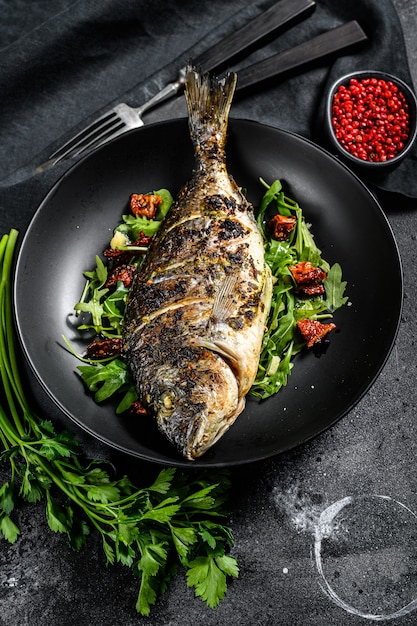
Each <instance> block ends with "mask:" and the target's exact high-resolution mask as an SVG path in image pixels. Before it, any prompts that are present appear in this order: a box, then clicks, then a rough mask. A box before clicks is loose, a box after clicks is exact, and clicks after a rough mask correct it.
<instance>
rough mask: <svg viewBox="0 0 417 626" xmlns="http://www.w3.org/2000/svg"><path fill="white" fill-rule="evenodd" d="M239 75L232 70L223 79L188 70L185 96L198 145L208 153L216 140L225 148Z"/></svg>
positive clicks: (193, 134)
mask: <svg viewBox="0 0 417 626" xmlns="http://www.w3.org/2000/svg"><path fill="white" fill-rule="evenodd" d="M236 81H237V74H235V73H234V72H229V73H227V74H226V76H225V77H224V78H222V79H219V78H216V77H213V76H210V75H209V74H208V73H206V74H201V73H199V72H197V71H196V70H195V69H193V68H191V67H189V68H188V69H187V74H186V79H185V97H186V100H187V106H188V112H189V126H190V135H191V139H192V141H193V142H194V145H195V146H196V147H197V148H199V149H200V150H203V151H204V152H206V151H207V150H208V149H212V148H213V143H216V144H217V145H218V147H220V148H223V147H224V144H225V142H226V131H227V122H228V117H229V111H230V107H231V104H232V99H233V95H234V92H235V87H236Z"/></svg>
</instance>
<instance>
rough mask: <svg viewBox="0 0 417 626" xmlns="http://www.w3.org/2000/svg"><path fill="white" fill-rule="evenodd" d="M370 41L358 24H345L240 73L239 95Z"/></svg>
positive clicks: (353, 22) (353, 21)
mask: <svg viewBox="0 0 417 626" xmlns="http://www.w3.org/2000/svg"><path fill="white" fill-rule="evenodd" d="M367 39H368V38H367V36H366V34H365V33H364V31H363V30H362V28H361V27H360V25H359V24H358V22H357V21H356V20H352V21H350V22H346V24H342V25H341V26H337V27H336V28H332V29H331V30H328V31H326V32H324V33H322V34H321V35H317V37H313V39H309V40H308V41H305V42H303V43H302V44H299V45H298V46H295V47H293V48H290V49H289V50H286V51H285V52H281V53H279V54H275V55H273V56H271V57H269V58H267V59H264V60H263V61H259V62H258V63H254V64H253V65H250V66H249V67H246V68H243V69H241V70H239V71H238V80H237V87H236V89H237V91H243V90H244V89H247V88H248V87H251V86H252V85H257V84H259V83H260V82H262V81H264V80H267V79H268V78H277V77H279V76H282V75H283V74H286V73H288V72H290V71H291V70H294V69H297V68H300V67H302V66H304V65H307V64H310V63H312V62H313V61H317V60H318V59H322V58H324V57H326V56H328V55H330V54H333V53H335V52H338V51H340V50H344V49H347V48H349V47H351V46H353V45H355V44H358V43H360V42H364V41H366V40H367Z"/></svg>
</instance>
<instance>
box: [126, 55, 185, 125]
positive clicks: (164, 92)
mask: <svg viewBox="0 0 417 626" xmlns="http://www.w3.org/2000/svg"><path fill="white" fill-rule="evenodd" d="M185 73H186V68H185V67H184V68H182V69H181V70H180V71H179V73H178V78H177V80H176V81H173V82H172V83H168V85H165V87H163V88H162V89H161V90H160V91H158V93H156V94H155V95H154V96H153V98H151V99H150V100H147V102H145V103H144V104H142V106H140V107H138V108H136V109H135V112H136V113H137V114H138V115H139V117H141V116H142V114H143V113H145V111H147V110H148V109H152V108H153V107H154V106H156V105H158V104H161V102H164V100H168V99H169V98H172V97H173V96H175V95H176V94H177V93H178V91H179V90H180V89H181V87H182V86H183V85H184V82H185Z"/></svg>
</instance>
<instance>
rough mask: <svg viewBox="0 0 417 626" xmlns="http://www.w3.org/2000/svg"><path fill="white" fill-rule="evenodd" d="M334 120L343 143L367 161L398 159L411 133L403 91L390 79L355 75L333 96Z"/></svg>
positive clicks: (347, 148)
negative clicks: (396, 157) (397, 156)
mask: <svg viewBox="0 0 417 626" xmlns="http://www.w3.org/2000/svg"><path fill="white" fill-rule="evenodd" d="M331 123H332V126H333V130H334V133H335V136H336V139H337V140H338V141H339V143H340V144H341V146H343V148H344V149H345V150H346V151H347V152H349V153H350V154H351V155H352V156H354V157H357V158H358V159H361V160H363V161H375V162H382V161H388V160H389V159H392V158H394V157H395V156H396V155H397V154H398V153H399V152H401V150H402V149H403V148H404V146H405V144H406V142H407V139H408V137H409V135H410V114H409V110H408V104H407V101H406V98H405V96H404V94H403V93H402V91H401V90H400V89H399V88H398V87H397V85H395V84H394V83H393V82H392V81H390V80H384V79H382V78H376V77H372V78H362V79H357V78H351V79H350V81H349V83H348V84H347V85H341V86H340V87H339V88H338V89H337V91H336V93H335V94H334V96H333V102H332V107H331Z"/></svg>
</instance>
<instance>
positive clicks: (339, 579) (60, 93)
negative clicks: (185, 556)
mask: <svg viewBox="0 0 417 626" xmlns="http://www.w3.org/2000/svg"><path fill="white" fill-rule="evenodd" d="M270 4H271V2H268V1H266V0H263V1H259V2H256V3H249V2H245V1H243V0H234V1H232V2H228V3H225V2H220V1H217V0H212V2H210V3H199V6H198V8H197V3H195V2H191V1H190V0H186V1H183V0H182V1H181V2H180V1H179V0H178V1H175V0H172V1H169V2H168V1H166V2H162V1H161V2H148V1H147V2H145V1H141V0H138V1H137V2H133V1H125V2H123V3H120V2H116V1H115V0H97V1H94V0H89V1H87V2H71V1H70V0H42V1H39V2H36V3H33V2H30V3H29V2H28V1H27V0H25V1H23V0H14V1H11V0H2V1H0V9H1V12H2V13H1V14H2V20H1V23H0V58H1V63H0V88H1V91H0V93H1V94H2V95H1V101H0V136H1V157H2V158H1V161H0V177H1V179H2V180H1V181H0V226H1V231H2V232H6V231H8V230H9V229H10V227H12V226H14V227H18V228H19V229H21V230H22V231H24V229H25V228H26V227H27V225H28V223H29V220H30V218H31V216H32V215H33V213H34V211H35V210H36V207H37V206H38V204H39V202H40V200H41V199H42V198H43V196H44V195H45V193H46V192H47V190H48V189H49V188H50V187H51V186H52V184H53V183H54V182H55V181H56V180H57V178H58V177H59V175H61V174H62V173H63V172H64V171H65V170H66V169H67V168H68V166H69V165H70V164H64V165H62V166H60V167H59V168H56V169H55V170H53V171H51V172H47V173H45V174H43V175H42V176H38V177H30V176H28V174H29V172H30V171H31V166H32V165H33V164H36V163H38V162H39V160H43V157H44V156H45V154H47V152H48V147H49V146H54V145H55V146H56V145H59V143H60V141H61V139H62V137H64V136H68V135H70V134H71V131H72V129H73V128H74V127H76V126H78V127H82V125H83V123H84V122H85V121H86V120H87V119H92V118H93V117H94V115H95V114H96V113H97V112H98V111H100V110H102V111H104V110H106V109H107V108H109V104H110V103H111V102H113V103H116V102H118V101H127V102H129V103H131V104H140V103H141V102H142V101H143V100H144V99H145V98H146V97H147V96H150V95H152V94H153V93H155V91H156V90H157V87H159V86H162V84H163V83H164V82H165V80H166V79H172V78H174V77H175V69H176V68H178V67H180V66H182V65H183V64H184V61H186V60H188V58H189V56H190V55H192V54H194V53H197V52H200V51H202V50H203V49H204V48H205V47H207V45H209V44H210V43H211V42H212V41H214V40H215V39H216V38H217V37H218V36H220V35H221V34H225V33H226V32H231V30H233V28H234V27H236V26H237V25H240V24H241V23H244V22H245V21H246V20H247V19H248V18H249V17H250V16H251V15H254V14H256V13H257V12H258V11H259V10H261V9H263V8H266V7H267V6H269V5H270ZM317 5H318V7H317V9H316V12H315V14H314V16H313V17H312V18H310V19H309V20H307V21H306V22H305V23H303V24H302V25H299V26H297V27H296V28H294V29H292V30H291V31H290V32H288V33H286V34H285V35H283V36H282V37H281V38H280V39H278V40H274V41H272V42H271V43H270V44H269V45H268V47H267V48H265V49H264V50H263V51H261V50H260V51H256V52H254V53H253V57H252V59H253V60H255V59H257V58H259V57H261V56H262V55H267V53H270V52H273V51H275V50H280V49H284V48H286V47H287V46H288V45H291V44H292V43H298V42H299V41H302V40H303V39H304V38H306V37H307V36H309V35H312V34H316V32H319V31H320V29H321V28H324V27H330V26H333V25H336V24H337V23H340V21H343V20H345V19H352V17H357V18H358V19H359V21H361V23H362V21H363V22H365V24H366V27H367V28H366V30H367V32H368V35H370V36H371V42H372V45H371V48H369V49H367V50H365V51H364V52H363V55H362V56H360V55H348V56H346V57H343V58H342V59H340V60H338V61H337V62H336V63H334V64H330V63H329V64H328V63H323V64H321V65H319V66H317V67H315V68H313V69H311V70H309V71H308V72H305V73H304V74H302V75H300V76H296V77H293V78H291V80H288V81H286V82H285V83H283V84H278V85H271V86H269V87H268V88H267V89H265V90H262V91H261V92H259V93H258V94H254V95H253V96H250V97H247V98H245V99H244V100H242V101H239V102H238V103H236V106H235V107H234V109H233V115H234V116H237V117H248V118H251V119H257V120H259V121H262V122H265V123H269V124H272V125H276V126H280V127H282V128H284V129H289V130H294V131H296V132H299V133H301V134H303V135H305V136H309V137H312V138H313V139H315V140H316V141H321V137H320V134H319V133H318V132H317V128H319V127H318V125H317V114H318V110H319V108H320V103H321V101H322V97H323V94H324V90H325V87H326V85H327V84H328V83H329V82H330V81H331V80H332V78H333V77H334V76H337V75H338V74H339V73H340V72H342V71H344V70H349V69H351V68H352V69H355V68H358V69H362V68H363V69H365V68H366V67H367V66H372V67H374V69H387V70H391V71H393V72H394V73H396V74H398V75H400V76H402V77H403V78H404V79H406V80H408V81H411V80H413V81H414V85H416V84H417V42H416V38H415V33H416V32H417V3H416V0H395V2H394V6H395V7H396V9H397V10H398V13H399V18H400V21H398V17H397V15H396V14H395V11H394V9H393V5H392V4H391V2H390V1H389V0H363V2H361V1H358V2H354V3H351V2H347V1H346V0H340V1H339V2H337V1H336V0H334V1H333V2H332V1H330V0H327V1H325V0H323V1H322V2H320V1H318V2H317ZM365 24H363V25H364V26H365ZM400 24H401V25H402V28H403V30H404V35H405V43H406V46H407V51H408V59H409V65H410V71H409V69H408V66H407V60H406V56H405V48H404V43H403V39H402V35H401V28H400ZM293 102H297V107H294V106H288V104H289V103H290V104H291V103H293ZM415 162H416V161H415V151H414V155H413V158H412V159H411V160H410V161H409V162H408V163H407V165H406V166H405V167H404V168H402V169H401V170H398V171H397V172H396V174H395V176H394V177H392V178H390V179H388V180H387V181H385V183H384V184H385V185H386V186H387V187H388V189H391V191H392V190H393V189H394V190H395V191H396V193H380V192H378V194H379V199H380V201H381V204H382V207H383V209H384V211H385V212H386V214H387V216H388V219H389V221H390V223H391V225H392V228H393V231H394V235H395V237H396V239H397V242H398V246H399V250H400V255H401V259H402V262H403V267H404V286H405V299H404V310H403V316H402V319H401V324H400V329H399V334H398V338H397V341H396V344H395V346H394V349H393V351H392V353H391V355H390V357H389V359H388V361H387V363H386V366H385V367H384V369H383V371H382V372H381V374H380V376H379V378H378V379H377V381H376V382H375V384H374V385H373V387H372V388H371V390H370V391H369V392H368V393H367V395H366V396H365V397H364V398H363V399H362V400H361V402H360V403H359V404H358V405H357V406H356V408H355V409H354V410H352V411H351V412H350V413H349V414H348V415H347V416H346V417H345V418H343V419H342V420H341V421H340V422H339V423H338V424H337V425H336V426H334V427H333V428H332V429H331V430H329V431H327V432H326V433H324V434H322V435H321V436H320V437H318V438H317V439H315V440H314V441H312V442H310V443H308V444H306V445H304V446H302V447H300V448H298V449H296V450H294V451H292V452H290V453H287V454H285V455H282V456H280V457H277V458H275V459H270V460H268V461H265V462H263V463H259V464H256V465H254V466H249V467H247V468H239V470H238V471H232V479H233V489H232V494H231V498H232V501H231V506H232V511H233V512H232V516H231V519H230V525H231V527H232V530H233V533H234V536H235V539H236V546H235V548H234V554H235V555H236V557H237V558H238V560H239V564H240V567H241V574H240V577H239V579H238V580H236V581H234V582H233V583H231V584H230V585H229V590H228V593H227V595H226V598H225V599H224V601H223V602H222V603H221V605H220V606H219V608H218V609H216V610H215V611H212V610H209V609H207V608H206V607H205V605H203V603H202V602H201V601H200V600H199V599H194V598H193V593H192V591H191V590H188V589H186V586H185V579H184V576H183V575H179V576H178V577H177V579H176V580H175V581H174V582H173V584H172V585H171V587H170V589H169V591H168V592H167V593H166V594H165V596H164V597H163V598H161V600H160V601H159V602H158V605H157V606H156V607H155V609H154V610H153V612H152V614H151V617H150V618H147V619H144V618H140V617H138V616H137V615H136V614H135V610H134V604H135V599H136V591H137V588H136V581H135V580H134V579H133V577H132V576H131V574H130V572H129V571H128V570H127V569H126V568H123V567H121V566H115V567H111V568H106V567H105V565H104V558H103V556H102V552H101V546H100V542H99V539H98V538H97V537H96V536H95V535H92V536H91V537H90V539H89V543H88V546H87V548H86V549H85V550H83V551H82V552H81V553H73V552H72V551H71V550H70V549H69V548H68V547H67V545H66V541H65V538H64V537H61V536H59V535H55V534H53V533H51V531H50V530H49V528H48V527H47V524H46V521H45V518H44V511H43V506H42V505H41V504H40V505H36V506H32V505H31V506H29V505H25V506H23V507H22V508H21V509H20V512H19V514H18V521H19V525H20V527H21V528H22V531H23V532H22V536H21V537H20V538H19V540H18V542H17V543H16V544H14V545H13V546H9V545H8V544H6V543H5V542H4V541H2V540H0V606H1V611H0V624H2V625H4V626H6V625H7V626H9V625H13V626H23V625H29V626H32V625H33V626H35V625H36V626H51V625H52V626H55V624H56V625H57V626H58V625H60V626H72V625H73V624H77V625H78V626H98V625H100V626H101V625H103V626H116V625H119V624H120V625H123V626H131V625H134V624H149V625H150V626H154V625H155V626H156V625H158V626H162V625H163V626H179V625H183V626H194V625H195V624H204V625H205V626H210V625H213V626H214V625H219V626H224V625H225V624H229V625H231V626H238V625H239V626H240V625H242V624H244V625H248V626H249V625H250V626H257V625H259V626H260V625H262V626H265V625H270V626H273V625H280V626H281V625H282V626H287V625H291V626H342V625H343V626H361V625H363V624H364V623H367V622H366V620H365V619H364V618H363V617H359V616H358V615H354V614H351V613H349V612H347V611H346V610H344V609H342V608H341V607H340V606H338V605H337V604H336V603H335V602H334V601H332V600H331V599H330V598H329V597H328V596H327V595H326V594H325V593H324V590H323V588H322V587H321V586H320V578H319V575H318V572H317V568H316V565H315V562H314V558H313V551H314V532H315V528H316V522H317V518H318V516H319V515H320V513H321V512H323V511H324V510H325V509H326V507H328V506H329V505H331V504H332V503H334V502H338V501H340V500H342V499H343V498H345V497H348V496H352V497H356V498H361V497H365V496H372V495H375V494H382V495H384V496H387V497H389V498H390V499H389V500H384V501H382V500H378V499H377V498H372V499H370V500H369V502H367V504H366V502H365V501H364V500H360V499H359V500H358V508H357V510H358V516H357V518H355V519H353V520H351V526H350V531H351V532H350V534H349V533H346V528H345V529H343V528H342V529H341V532H342V535H343V537H344V539H345V541H346V546H345V550H344V552H343V554H342V555H339V556H340V558H338V560H337V562H336V561H333V560H332V558H334V557H335V556H336V554H335V553H333V555H332V553H331V551H329V552H327V553H326V555H323V556H326V560H325V561H324V564H325V567H326V574H327V577H328V580H329V581H330V582H331V583H332V585H333V587H334V588H335V589H336V590H337V591H338V592H339V594H340V595H342V596H343V597H344V599H345V601H346V602H347V603H348V604H350V605H353V606H354V607H355V608H356V609H357V610H358V611H359V612H360V613H362V614H365V613H372V612H376V611H378V610H379V609H378V607H380V610H382V611H383V612H384V613H385V614H387V613H389V612H390V611H394V610H396V609H399V608H400V607H402V606H403V605H405V604H407V602H410V601H412V600H413V599H415V598H417V577H416V563H417V560H416V552H417V532H416V529H417V528H416V518H415V517H414V516H413V514H412V513H410V512H408V511H407V509H405V508H404V507H403V506H399V505H397V504H396V501H399V502H400V503H402V505H405V506H407V507H409V509H410V510H411V511H417V494H416V471H415V469H416V466H415V457H416V441H415V410H416V405H417V393H416V358H415V344H416V337H417V324H416V318H415V302H416V297H417V288H416V283H417V275H416V269H415V258H416V241H417V232H416V226H417V219H416V215H415V209H416V208H417V201H416V200H415V199H414V198H415V197H416V194H415V185H416V179H417V177H416V175H415ZM398 192H402V193H398ZM358 227H360V225H358ZM381 254H383V251H381ZM387 297H389V285H387ZM30 388H31V390H32V391H33V393H34V395H35V399H36V401H37V402H39V403H40V404H41V406H42V408H43V410H44V411H45V413H46V414H47V415H49V416H51V417H52V418H53V419H55V420H57V421H58V422H59V423H62V424H63V425H64V426H65V427H67V428H73V426H72V425H71V424H69V423H67V422H66V420H65V419H64V418H62V416H60V415H59V414H58V412H57V410H56V409H55V408H54V407H53V406H51V405H50V403H49V402H48V401H47V399H46V398H44V397H43V395H42V393H41V392H40V390H39V388H38V386H37V384H36V383H35V381H33V380H32V381H31V385H30ZM77 435H78V436H79V438H80V439H81V440H82V441H83V443H84V446H85V450H86V451H87V453H88V454H91V455H95V456H100V457H108V458H110V459H111V460H112V461H113V462H114V463H115V465H116V466H117V467H118V468H119V469H120V470H123V469H124V468H125V466H126V465H127V459H123V458H120V457H119V456H118V455H117V454H115V453H113V452H112V451H111V450H109V449H107V448H105V447H104V446H102V445H101V444H99V443H97V442H95V441H92V440H91V439H89V438H88V437H87V436H85V435H83V434H82V433H79V432H77ZM128 465H129V473H130V474H131V475H132V477H136V476H137V477H140V478H143V480H145V481H146V478H147V476H148V474H149V473H150V472H154V471H155V468H154V467H149V466H148V465H147V464H146V463H136V462H132V461H131V460H129V462H128ZM0 478H5V475H4V468H0ZM382 503H383V504H385V505H386V508H384V510H383V511H382V516H381V517H380V518H379V517H378V516H377V513H378V512H379V511H380V510H382V508H383V507H382ZM402 522H404V524H402ZM406 522H407V523H406ZM379 527H380V528H382V534H381V536H380V537H379V542H380V543H379V544H378V550H377V552H376V556H375V553H373V552H372V549H371V548H373V547H375V546H374V544H373V543H372V542H373V537H374V534H375V532H376V530H377V529H378V528H379ZM397 528H400V529H401V530H402V532H401V533H398V532H396V529H397ZM343 533H344V534H343ZM358 533H359V534H360V537H361V541H357V537H358ZM369 537H370V540H369V542H367V539H368V538H369ZM333 547H335V546H333ZM339 548H340V546H339ZM373 559H375V560H373ZM327 568H328V569H327ZM390 623H391V624H393V625H394V626H413V625H414V624H416V623H417V612H414V613H413V612H412V613H409V614H408V615H405V616H404V617H399V618H397V619H394V620H393V621H391V622H390Z"/></svg>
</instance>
